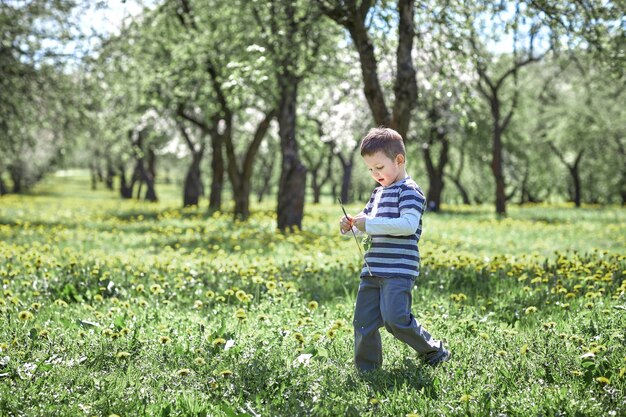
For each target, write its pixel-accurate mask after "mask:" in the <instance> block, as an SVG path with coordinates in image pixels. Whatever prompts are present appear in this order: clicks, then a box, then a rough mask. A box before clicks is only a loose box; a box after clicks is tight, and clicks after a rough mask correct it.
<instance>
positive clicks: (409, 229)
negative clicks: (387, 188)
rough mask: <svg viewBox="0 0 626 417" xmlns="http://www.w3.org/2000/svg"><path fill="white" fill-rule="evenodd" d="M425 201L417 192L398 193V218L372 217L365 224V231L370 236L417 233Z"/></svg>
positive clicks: (410, 190) (411, 190) (412, 190)
mask: <svg viewBox="0 0 626 417" xmlns="http://www.w3.org/2000/svg"><path fill="white" fill-rule="evenodd" d="M424 203H425V199H424V197H423V195H421V194H420V193H418V192H417V190H414V189H409V190H405V191H403V192H401V193H400V196H399V206H400V217H398V218H395V219H390V218H385V217H374V218H371V219H367V220H366V222H365V231H366V232H367V233H368V234H370V235H391V236H407V235H412V234H413V233H415V232H416V231H417V228H418V226H419V223H420V218H421V217H422V213H423V211H424Z"/></svg>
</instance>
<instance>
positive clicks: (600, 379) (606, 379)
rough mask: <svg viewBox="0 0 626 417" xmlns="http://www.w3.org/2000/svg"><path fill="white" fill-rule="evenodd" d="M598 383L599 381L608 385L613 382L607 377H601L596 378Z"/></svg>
mask: <svg viewBox="0 0 626 417" xmlns="http://www.w3.org/2000/svg"><path fill="white" fill-rule="evenodd" d="M596 381H598V382H599V383H601V384H604V385H606V384H608V383H609V382H611V381H610V380H609V378H607V377H605V376H599V377H597V378H596Z"/></svg>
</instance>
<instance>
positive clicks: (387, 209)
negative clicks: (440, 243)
mask: <svg viewBox="0 0 626 417" xmlns="http://www.w3.org/2000/svg"><path fill="white" fill-rule="evenodd" d="M425 202H426V198H425V197H424V193H423V192H422V190H421V189H420V187H419V186H418V185H417V184H416V183H415V181H413V180H412V179H411V177H406V178H404V179H402V180H400V181H397V182H395V183H393V184H391V185H389V186H387V187H383V186H380V187H377V188H376V189H375V190H374V191H373V192H372V196H371V197H370V199H369V201H368V203H367V204H366V205H365V208H364V209H363V214H364V215H365V216H366V220H365V231H366V233H367V234H368V235H370V236H371V239H372V243H371V246H370V248H369V249H368V251H367V252H366V253H365V259H366V261H367V265H369V268H370V270H371V273H372V275H374V276H377V277H382V278H407V279H415V278H416V277H417V276H418V275H419V265H420V253H419V248H418V246H417V244H418V242H419V239H420V236H421V234H422V214H423V213H424V208H425V205H426V204H425ZM367 265H365V263H364V264H363V268H362V270H361V277H367V276H369V275H370V272H369V271H368V269H367Z"/></svg>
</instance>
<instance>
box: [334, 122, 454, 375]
mask: <svg viewBox="0 0 626 417" xmlns="http://www.w3.org/2000/svg"><path fill="white" fill-rule="evenodd" d="M361 156H362V157H363V159H364V161H365V165H367V168H368V169H369V171H370V174H371V175H372V178H374V180H375V181H376V182H377V183H379V184H380V187H377V188H376V189H375V190H374V191H373V192H372V196H371V198H370V200H369V202H368V203H367V204H366V206H365V208H364V209H363V211H362V212H360V213H359V214H357V215H356V216H354V217H352V216H348V217H343V218H342V219H341V220H340V228H341V233H342V234H345V233H348V232H349V231H350V230H351V229H352V230H354V231H355V232H357V233H358V232H363V233H367V234H368V235H369V236H370V237H371V247H370V248H369V249H368V250H367V252H366V253H365V264H364V265H363V269H362V270H361V284H360V285H359V292H358V294H357V299H356V306H355V309H354V322H353V325H354V362H355V364H356V366H357V368H359V369H360V370H363V371H366V370H371V369H376V368H379V367H380V366H381V365H382V363H383V356H382V345H381V339H380V332H379V330H378V329H380V328H381V327H382V326H385V328H386V329H387V331H389V332H390V333H391V334H393V335H394V337H396V338H397V339H400V340H401V341H403V342H404V343H406V344H408V345H409V346H411V347H412V348H413V349H415V350H416V351H417V353H418V354H419V355H420V356H422V357H423V358H424V359H425V360H426V362H427V363H428V364H429V365H431V366H436V365H438V364H439V363H441V362H444V361H447V360H448V359H450V352H449V351H448V350H446V349H445V348H444V347H443V343H442V342H441V341H438V340H435V339H433V338H432V337H431V336H430V334H429V333H428V332H427V331H426V329H424V328H423V327H422V326H421V325H420V324H419V323H418V322H417V320H416V319H415V317H414V316H413V315H412V314H411V289H412V288H413V284H414V281H415V278H416V277H417V276H418V274H419V261H420V255H419V249H418V247H417V244H418V242H419V239H420V235H421V233H422V214H423V213H424V206H425V201H426V199H425V198H424V193H423V192H422V190H421V189H420V188H419V186H418V185H417V184H416V183H415V182H414V181H413V180H412V179H411V177H409V176H408V175H407V173H406V169H405V163H406V156H405V149H404V142H403V140H402V137H401V136H400V135H399V134H398V133H397V132H396V131H394V130H392V129H388V128H382V127H381V128H375V129H371V130H370V131H369V132H368V134H367V135H366V136H365V138H363V141H362V142H361Z"/></svg>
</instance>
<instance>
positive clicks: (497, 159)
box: [491, 123, 506, 216]
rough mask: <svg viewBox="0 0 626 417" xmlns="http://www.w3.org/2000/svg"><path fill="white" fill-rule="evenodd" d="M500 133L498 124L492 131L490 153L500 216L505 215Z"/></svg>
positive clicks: (497, 210) (504, 186)
mask: <svg viewBox="0 0 626 417" xmlns="http://www.w3.org/2000/svg"><path fill="white" fill-rule="evenodd" d="M502 153H503V150H502V132H501V131H500V128H499V126H498V124H497V123H496V126H495V128H494V130H493V146H492V153H491V172H492V173H493V178H494V180H495V182H496V213H497V214H498V215H500V216H505V215H506V192H505V189H506V184H505V180H504V172H503V169H502Z"/></svg>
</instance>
